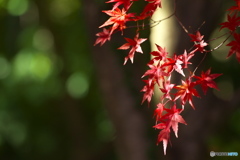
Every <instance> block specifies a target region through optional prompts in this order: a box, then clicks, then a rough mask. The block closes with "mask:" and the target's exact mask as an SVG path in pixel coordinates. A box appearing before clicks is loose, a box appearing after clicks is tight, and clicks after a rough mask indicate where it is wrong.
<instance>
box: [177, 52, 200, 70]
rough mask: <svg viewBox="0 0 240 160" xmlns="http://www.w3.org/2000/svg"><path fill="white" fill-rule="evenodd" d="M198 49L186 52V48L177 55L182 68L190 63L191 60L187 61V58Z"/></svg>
mask: <svg viewBox="0 0 240 160" xmlns="http://www.w3.org/2000/svg"><path fill="white" fill-rule="evenodd" d="M197 50H198V49H195V50H193V51H192V52H190V53H187V51H186V50H184V53H183V54H182V55H179V56H178V58H179V59H180V60H181V61H182V62H183V68H187V65H188V64H192V63H191V62H189V60H190V59H191V58H192V57H193V56H194V53H195V52H196V51H197Z"/></svg>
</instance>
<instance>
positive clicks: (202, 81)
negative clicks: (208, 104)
mask: <svg viewBox="0 0 240 160" xmlns="http://www.w3.org/2000/svg"><path fill="white" fill-rule="evenodd" d="M135 1H138V0H110V1H107V2H106V3H114V5H113V8H112V10H107V11H103V12H104V13H106V14H107V15H109V16H110V18H109V19H108V20H107V21H106V22H105V23H104V24H103V25H101V26H100V27H99V28H103V31H102V32H99V33H97V34H96V36H98V38H97V39H96V42H95V44H94V45H97V44H100V45H103V44H104V43H105V42H106V41H109V40H110V39H111V36H112V34H114V33H115V32H117V31H121V32H122V33H123V30H124V29H126V28H128V27H127V23H128V22H130V21H134V22H138V21H142V20H144V19H150V18H151V17H152V15H153V14H154V12H155V11H156V10H157V9H158V8H161V7H162V4H161V0H145V1H146V6H145V8H144V9H143V11H142V12H141V13H140V14H137V13H129V10H130V8H131V6H132V5H133V3H134V2H135ZM235 1H236V4H237V5H236V6H233V7H231V8H230V9H229V10H228V11H229V14H228V21H227V22H224V23H221V24H220V25H222V27H221V29H223V28H227V29H228V30H229V31H230V35H233V37H234V40H233V41H231V42H230V43H228V44H227V46H231V48H230V51H229V54H228V56H227V57H229V56H231V55H232V54H234V53H236V57H237V60H238V61H239V62H240V34H238V33H237V32H236V29H237V28H238V27H239V25H240V17H239V16H238V12H239V11H240V0H235ZM107 27H108V28H107ZM136 28H137V30H136V36H135V37H134V38H133V39H131V38H125V40H126V41H127V43H125V44H123V45H122V46H121V47H119V48H118V49H122V50H128V49H130V50H129V53H128V55H127V56H126V57H125V60H124V64H126V63H127V61H128V59H130V61H131V62H132V63H133V59H134V55H135V52H139V53H143V51H142V48H141V46H140V45H141V44H142V43H143V42H144V41H146V40H147V38H139V30H140V29H139V28H138V26H136ZM187 34H188V35H189V36H190V37H191V41H192V42H193V43H194V47H193V48H192V49H191V50H190V51H187V50H185V51H184V53H182V54H174V55H170V54H169V53H168V52H167V51H166V49H165V48H162V47H161V46H160V45H157V44H156V46H157V49H158V50H157V51H153V52H151V53H150V54H151V55H152V57H153V58H152V59H151V60H150V62H148V64H147V65H148V67H149V69H148V70H147V71H146V72H145V73H144V75H143V76H142V78H143V77H148V78H147V79H146V80H143V81H144V83H145V86H144V87H143V89H142V90H141V92H144V95H143V100H142V103H143V102H144V101H146V100H147V102H148V104H149V103H150V102H151V99H152V96H153V94H154V92H155V89H154V88H155V87H156V86H157V88H159V89H160V90H161V92H162V93H163V94H162V96H161V97H160V98H159V103H158V104H157V106H156V109H155V111H154V117H155V118H156V124H155V125H154V126H153V127H154V128H155V129H159V130H161V131H160V132H159V135H158V139H157V144H158V143H159V142H163V149H164V154H166V148H167V144H168V142H169V138H170V132H171V129H172V130H173V132H174V133H175V135H176V137H178V123H183V124H186V122H185V120H184V119H183V117H182V116H181V115H180V114H181V113H182V112H183V111H184V107H185V105H186V104H190V106H191V107H192V108H193V109H195V107H194V104H193V97H200V94H199V93H198V91H197V90H196V86H198V85H200V86H201V88H202V90H203V92H204V94H206V92H207V89H208V88H214V89H218V87H217V85H216V83H215V82H214V79H215V78H217V77H219V76H220V75H221V74H211V69H208V70H207V71H206V72H203V71H202V73H201V75H200V76H196V75H195V70H194V71H191V70H190V68H189V67H188V66H189V65H191V64H192V63H191V62H190V60H191V58H192V57H194V56H195V55H196V54H202V53H205V54H206V53H207V52H208V51H206V50H205V47H206V46H207V45H208V43H207V42H206V41H204V39H203V38H204V36H203V35H201V33H200V32H199V31H197V32H196V33H195V34H190V33H187ZM122 35H123V34H122ZM174 72H177V73H179V74H181V75H182V77H184V78H183V79H184V80H183V79H182V82H181V83H182V84H180V85H177V84H172V83H171V77H172V74H173V73H174ZM186 72H187V74H186ZM185 74H186V75H187V76H186V75H185ZM177 105H180V107H177Z"/></svg>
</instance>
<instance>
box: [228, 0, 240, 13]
mask: <svg viewBox="0 0 240 160" xmlns="http://www.w3.org/2000/svg"><path fill="white" fill-rule="evenodd" d="M235 2H236V4H237V6H232V7H231V8H229V9H228V11H231V13H232V12H233V11H240V0H235Z"/></svg>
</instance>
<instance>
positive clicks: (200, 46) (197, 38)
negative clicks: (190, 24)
mask: <svg viewBox="0 0 240 160" xmlns="http://www.w3.org/2000/svg"><path fill="white" fill-rule="evenodd" d="M189 36H190V37H191V38H192V40H191V41H193V42H194V44H195V45H194V46H195V47H196V48H197V51H200V52H201V53H203V52H204V51H205V49H204V47H205V46H207V45H208V44H207V43H206V42H204V40H203V37H204V35H201V33H200V32H199V31H197V32H196V34H195V35H194V34H189Z"/></svg>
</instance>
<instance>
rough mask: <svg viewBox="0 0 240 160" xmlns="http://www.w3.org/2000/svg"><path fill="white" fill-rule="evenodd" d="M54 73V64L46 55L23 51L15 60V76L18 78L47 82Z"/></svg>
mask: <svg viewBox="0 0 240 160" xmlns="http://www.w3.org/2000/svg"><path fill="white" fill-rule="evenodd" d="M51 71H52V62H51V60H50V58H49V57H48V56H47V55H46V54H44V53H38V52H37V51H31V50H27V49H26V50H22V51H20V52H19V53H18V54H17V56H16V57H15V60H14V74H15V75H16V77H17V78H20V79H22V78H29V77H30V78H33V79H35V80H40V81H41V80H45V79H46V78H47V77H48V76H49V74H50V73H51Z"/></svg>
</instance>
